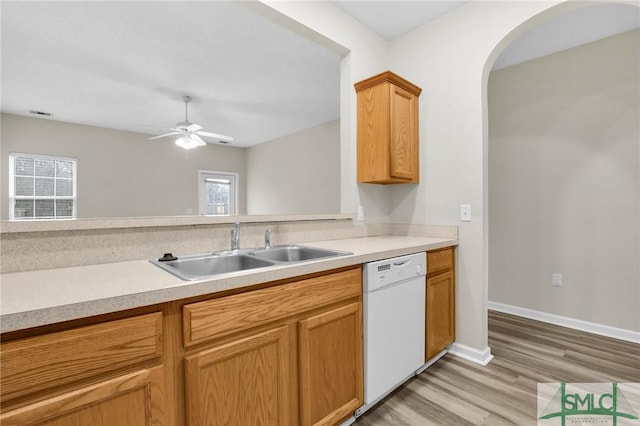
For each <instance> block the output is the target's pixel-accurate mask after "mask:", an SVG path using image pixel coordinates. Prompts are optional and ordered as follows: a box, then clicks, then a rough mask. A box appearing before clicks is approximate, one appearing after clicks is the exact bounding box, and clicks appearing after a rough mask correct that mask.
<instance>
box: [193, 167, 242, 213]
mask: <svg viewBox="0 0 640 426" xmlns="http://www.w3.org/2000/svg"><path fill="white" fill-rule="evenodd" d="M237 180H238V174H237V173H225V172H209V171H205V170H198V192H199V196H200V203H199V204H200V214H202V215H232V214H236V211H237V204H236V200H237V199H238V193H237V184H236V182H237Z"/></svg>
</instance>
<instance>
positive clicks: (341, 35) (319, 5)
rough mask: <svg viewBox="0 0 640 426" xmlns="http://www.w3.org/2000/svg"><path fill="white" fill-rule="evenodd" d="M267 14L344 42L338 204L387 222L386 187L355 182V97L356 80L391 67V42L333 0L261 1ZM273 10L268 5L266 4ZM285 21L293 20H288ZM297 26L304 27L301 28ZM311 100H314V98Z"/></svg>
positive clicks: (309, 31)
mask: <svg viewBox="0 0 640 426" xmlns="http://www.w3.org/2000/svg"><path fill="white" fill-rule="evenodd" d="M262 3H263V4H262V6H263V8H262V9H263V10H262V12H263V13H265V14H270V15H275V18H274V19H277V15H280V14H283V15H285V16H286V17H288V18H289V19H293V20H294V21H295V22H298V23H299V24H301V25H302V26H304V27H305V29H306V32H307V33H311V36H314V35H316V36H317V35H318V34H320V35H321V36H322V38H326V39H329V40H330V41H331V42H333V43H335V44H337V45H339V46H343V48H344V49H343V50H344V51H345V52H348V53H346V54H345V56H344V58H343V60H342V62H341V69H340V140H341V143H340V164H341V165H340V197H341V201H340V205H341V212H343V213H353V212H355V211H356V209H357V207H358V206H359V205H362V206H364V207H365V211H366V215H367V221H368V222H370V223H373V222H387V221H388V220H389V214H390V204H389V200H390V199H389V194H390V190H389V188H388V187H385V186H381V185H367V184H361V185H358V184H357V182H356V169H355V164H356V143H355V141H356V96H355V89H354V87H353V85H354V83H356V82H358V81H361V80H364V79H365V78H368V77H370V76H372V75H374V74H377V73H380V72H381V71H384V70H386V69H388V67H389V64H388V48H389V47H388V44H387V43H386V41H385V40H384V39H382V38H381V37H380V36H379V35H377V34H376V33H374V32H373V31H371V30H370V29H369V28H367V27H365V26H364V25H362V24H361V23H360V22H359V21H358V20H356V19H355V18H353V17H351V16H350V15H348V14H347V13H345V12H344V11H343V10H342V9H340V8H339V7H337V6H335V5H333V4H331V2H323V1H309V2H306V1H305V2H289V1H263V2H262ZM265 5H266V6H268V7H267V9H270V10H264V7H266V6H265ZM289 19H286V20H285V22H283V23H287V24H289V25H291V24H290V23H288V22H286V21H288V20H289ZM296 30H298V31H300V29H299V28H296ZM311 101H312V100H311Z"/></svg>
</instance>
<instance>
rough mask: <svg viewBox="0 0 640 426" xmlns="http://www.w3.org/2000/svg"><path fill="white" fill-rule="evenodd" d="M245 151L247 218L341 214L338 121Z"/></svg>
mask: <svg viewBox="0 0 640 426" xmlns="http://www.w3.org/2000/svg"><path fill="white" fill-rule="evenodd" d="M246 152H247V214H287V213H296V214H307V213H336V212H339V211H340V121H339V120H334V121H330V122H328V123H325V124H322V125H320V126H315V127H312V128H310V129H306V130H303V131H301V132H297V133H294V134H292V135H289V136H285V137H282V138H279V139H275V140H272V141H269V142H265V143H262V144H259V145H255V146H252V147H250V148H248V149H247V150H246Z"/></svg>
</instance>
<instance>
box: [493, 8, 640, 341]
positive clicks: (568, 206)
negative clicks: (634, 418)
mask: <svg viewBox="0 0 640 426" xmlns="http://www.w3.org/2000/svg"><path fill="white" fill-rule="evenodd" d="M561 6H562V5H561ZM605 6H606V7H611V6H612V5H611V4H608V5H605ZM614 6H615V7H617V8H618V9H625V10H627V11H628V13H630V14H633V13H635V14H636V16H637V13H638V12H637V11H638V7H637V6H634V5H622V4H618V5H614ZM591 8H594V9H595V8H603V6H602V5H595V6H588V7H586V8H584V9H591ZM554 9H561V7H560V6H556V7H555V8H551V9H549V10H548V11H546V12H545V13H544V14H541V15H546V14H551V13H554V12H556V10H554ZM584 9H580V10H575V11H569V12H567V14H577V13H581V12H584ZM603 11H604V9H603ZM563 12H566V11H563ZM541 15H538V16H536V17H534V18H531V19H530V20H528V21H526V22H524V23H523V24H522V25H521V26H519V27H518V28H516V29H515V30H514V31H512V33H510V34H509V35H508V36H507V37H505V39H503V40H502V41H501V42H500V43H499V44H498V45H497V46H496V48H495V49H494V51H493V52H492V53H491V55H490V56H489V59H488V61H487V64H486V67H485V73H486V74H485V75H484V76H483V77H484V78H485V80H484V84H485V86H484V100H485V104H484V108H485V114H484V125H485V129H487V130H488V132H487V131H485V147H486V148H487V149H486V150H485V155H486V156H487V160H486V164H487V166H488V167H487V173H488V179H487V182H488V186H487V187H485V190H484V191H485V193H486V192H487V191H488V192H489V193H490V194H491V195H487V199H488V212H489V219H488V224H489V227H488V231H487V233H488V234H489V237H488V238H489V240H490V241H489V243H488V244H487V247H486V250H487V251H486V253H487V256H488V260H487V262H488V279H487V287H488V288H487V295H488V300H489V301H490V302H489V307H490V308H494V309H498V310H504V311H507V312H512V313H516V314H520V315H524V316H529V317H533V318H536V319H542V320H546V321H549V322H555V323H558V324H561V325H565V326H569V327H574V328H579V329H583V330H587V331H595V332H600V333H601V334H605V335H610V336H613V337H618V338H623V339H627V340H634V339H638V336H639V332H640V330H638V329H637V327H638V324H637V312H638V310H639V309H640V289H639V288H638V282H640V281H639V280H640V278H639V275H640V272H639V270H638V266H637V258H638V253H639V244H640V243H639V241H640V237H639V236H640V231H639V229H640V223H639V221H638V216H640V211H639V207H638V206H639V205H640V204H639V203H638V199H639V193H640V190H639V189H638V181H639V179H638V169H639V165H640V161H639V155H638V150H639V148H638V119H637V117H638V113H637V108H638V106H637V104H638V77H637V76H638V71H637V66H638V65H637V64H638V53H637V52H638V35H637V30H636V32H635V33H632V34H626V35H625V34H622V35H619V36H615V37H611V38H610V39H609V38H608V39H606V40H607V41H606V42H605V41H604V40H603V41H599V42H594V43H591V44H590V45H588V46H583V47H576V48H574V49H572V50H571V52H569V51H567V52H563V53H558V54H556V55H553V57H547V58H543V59H540V60H536V61H531V62H530V63H527V64H522V65H519V66H516V67H513V68H512V69H509V70H507V69H505V70H503V71H498V72H496V73H495V74H494V76H495V78H492V80H491V81H492V82H494V83H495V84H493V85H490V84H488V81H489V75H488V72H487V71H490V68H491V67H492V65H493V63H494V62H495V60H496V58H497V57H498V55H496V53H498V54H499V53H501V52H502V51H504V50H505V49H506V48H507V46H508V45H509V44H510V43H512V42H513V40H514V38H513V35H516V36H518V35H520V34H522V33H525V32H526V31H529V30H530V29H531V25H530V24H531V21H532V20H536V21H537V22H536V25H540V23H541V22H540V21H539V18H540V17H541ZM554 16H557V15H554ZM547 19H552V18H547ZM625 49H626V50H625ZM634 54H635V56H634ZM589 55H597V57H596V59H593V56H589ZM589 58H591V59H589ZM634 58H635V59H634ZM581 64H582V65H581ZM497 75H500V78H499V79H498V77H497ZM509 79H511V81H510V82H508V81H506V80H509ZM514 79H516V80H517V79H519V80H522V83H523V84H526V85H527V88H526V90H520V89H517V87H518V86H517V84H516V83H517V81H515V80H514ZM498 81H499V83H498ZM553 85H555V86H553ZM509 87H510V88H511V89H508V88H509ZM492 88H493V90H492ZM505 90H511V91H512V92H513V98H511V99H509V97H508V96H507V95H506V94H505V93H504V91H505ZM491 93H494V96H495V97H499V98H500V102H501V103H502V106H501V107H498V106H496V105H497V104H495V103H493V104H492V102H491V99H488V98H490V96H491ZM527 93H528V95H527ZM529 95H530V96H529ZM496 102H498V101H496ZM504 102H508V103H509V106H508V107H507V108H503V109H501V110H500V113H498V112H497V111H493V112H494V114H492V113H491V112H490V110H489V108H492V105H493V107H494V108H502V107H504ZM534 111H538V112H539V113H540V115H538V113H534ZM520 114H524V115H525V117H524V119H523V116H520V119H515V116H518V115H520ZM492 117H493V118H492ZM497 117H500V118H497ZM509 117H511V118H512V120H511V121H509V122H507V118H509ZM544 117H546V118H544ZM503 118H504V120H503ZM489 120H493V122H494V123H495V122H499V123H500V126H499V127H500V129H499V130H497V129H498V126H497V125H496V126H494V127H493V129H494V131H493V132H492V131H491V128H492V127H491V125H490V122H489ZM505 126H511V129H510V130H505V129H506V127H505ZM505 132H506V133H509V134H510V136H507V137H506V139H510V143H509V142H506V139H505V138H504V137H503V136H505ZM492 133H493V135H492ZM496 133H499V136H497V135H496ZM492 142H494V145H491V144H492ZM507 143H508V145H507ZM498 144H502V145H500V149H498V148H497V147H496V145H498ZM534 145H535V146H534ZM507 151H509V152H507ZM545 151H546V153H545V154H543V152H545ZM496 157H498V158H496ZM492 160H493V161H492ZM492 173H494V174H495V175H494V176H493V177H492ZM525 173H526V174H528V175H529V176H524V174H525ZM498 174H500V176H498ZM501 179H502V180H501ZM505 182H508V184H505ZM518 212H519V213H518ZM563 277H564V280H563ZM507 282H508V283H507ZM491 302H498V303H491Z"/></svg>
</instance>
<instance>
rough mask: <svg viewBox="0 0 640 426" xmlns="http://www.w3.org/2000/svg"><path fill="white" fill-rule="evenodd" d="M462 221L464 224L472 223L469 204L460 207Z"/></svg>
mask: <svg viewBox="0 0 640 426" xmlns="http://www.w3.org/2000/svg"><path fill="white" fill-rule="evenodd" d="M460 220H461V221H462V222H471V206H470V205H469V204H462V205H460Z"/></svg>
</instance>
